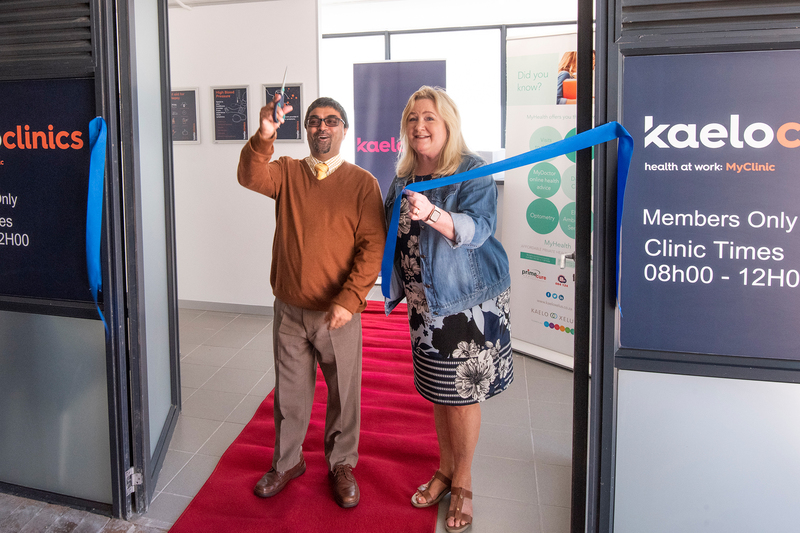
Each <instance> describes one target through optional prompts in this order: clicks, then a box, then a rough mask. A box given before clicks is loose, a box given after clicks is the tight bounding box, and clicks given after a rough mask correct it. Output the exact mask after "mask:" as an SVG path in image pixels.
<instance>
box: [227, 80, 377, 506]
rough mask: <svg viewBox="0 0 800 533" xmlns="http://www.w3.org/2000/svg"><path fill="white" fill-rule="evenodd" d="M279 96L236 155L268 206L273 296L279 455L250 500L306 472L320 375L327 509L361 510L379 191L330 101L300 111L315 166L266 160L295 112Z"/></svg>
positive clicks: (244, 179) (308, 161) (241, 173)
mask: <svg viewBox="0 0 800 533" xmlns="http://www.w3.org/2000/svg"><path fill="white" fill-rule="evenodd" d="M279 99H280V95H276V96H275V98H274V99H273V101H272V102H271V103H269V104H268V105H266V106H265V107H263V108H262V109H261V115H260V127H259V130H258V132H256V134H255V135H253V136H252V137H251V138H250V140H249V141H248V142H247V144H246V145H245V147H244V148H243V149H242V153H241V156H240V159H239V170H238V179H239V183H240V184H241V185H243V186H244V187H247V188H248V189H251V190H253V191H256V192H259V193H261V194H264V195H266V196H269V197H270V198H273V199H275V202H276V206H275V218H276V228H275V240H274V243H273V246H272V270H271V273H270V283H271V284H272V289H273V292H274V294H275V320H274V322H273V344H274V352H275V454H274V456H273V458H272V469H271V470H270V471H269V472H267V473H266V474H264V476H263V477H262V478H261V480H260V481H259V482H258V483H257V484H256V487H255V489H254V492H255V494H256V495H257V496H260V497H262V498H268V497H270V496H274V495H275V494H277V493H278V492H280V491H281V490H282V489H283V488H284V487H285V486H286V485H287V484H288V483H289V481H291V480H292V479H294V478H296V477H298V476H300V475H301V474H302V473H303V472H305V470H306V463H305V460H304V459H303V451H302V444H303V440H304V438H305V435H306V430H307V429H308V424H309V421H310V419H311V405H312V403H313V398H314V381H315V377H316V368H317V364H319V366H320V368H321V369H322V373H323V375H324V377H325V382H326V383H327V385H328V406H327V413H326V418H325V459H326V460H327V462H328V466H329V477H330V480H331V485H332V489H333V495H334V499H335V500H336V503H338V504H339V505H340V506H341V507H345V508H349V507H354V506H355V505H357V504H358V501H359V497H360V493H359V490H358V484H357V483H356V480H355V477H354V476H353V473H352V469H353V468H355V466H356V463H357V462H358V438H359V426H360V421H361V314H360V313H361V311H363V310H364V308H365V307H366V305H367V302H366V297H367V293H368V292H369V290H370V289H371V288H372V286H373V284H374V283H375V280H376V279H377V277H378V273H379V271H380V263H381V256H382V254H383V245H384V241H385V239H386V228H385V222H384V214H383V201H382V198H381V191H380V187H379V186H378V181H377V180H376V179H375V177H374V176H372V174H370V173H369V172H367V171H366V170H364V169H362V168H359V167H357V166H356V165H353V164H350V163H348V162H346V161H343V160H342V158H341V156H340V155H339V148H340V147H341V144H342V140H343V139H344V136H345V135H346V134H347V127H348V124H347V114H346V113H345V111H344V108H343V107H342V106H341V105H340V104H339V103H338V102H337V101H335V100H333V99H331V98H319V99H317V100H315V101H314V102H313V103H312V104H311V105H310V106H309V107H308V111H307V112H306V118H305V128H306V136H307V138H308V146H309V148H310V150H311V155H310V156H309V157H306V158H305V159H293V158H290V157H281V158H279V159H278V160H277V161H271V160H270V159H271V157H272V153H273V151H274V146H273V143H274V141H275V138H276V137H277V129H278V128H279V127H280V125H281V124H283V122H284V114H285V113H288V112H289V111H291V109H292V107H291V106H290V105H288V104H287V105H285V106H284V108H283V109H280V108H279V109H278V110H277V113H276V115H275V116H276V117H277V121H276V120H274V119H273V112H274V110H275V105H276V103H277V102H278V101H279Z"/></svg>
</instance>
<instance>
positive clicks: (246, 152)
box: [237, 133, 386, 313]
mask: <svg viewBox="0 0 800 533" xmlns="http://www.w3.org/2000/svg"><path fill="white" fill-rule="evenodd" d="M273 152H274V146H273V142H272V140H269V141H264V140H262V139H261V138H260V137H259V136H258V133H256V134H255V135H254V136H253V137H251V138H250V140H249V141H248V142H247V144H245V146H244V148H243V149H242V153H241V156H240V158H239V170H238V173H237V174H238V179H239V183H240V184H242V185H243V186H244V187H247V188H248V189H251V190H253V191H256V192H260V193H261V194H264V195H266V196H269V197H270V198H273V199H275V219H276V221H275V222H276V227H275V240H274V243H273V245H272V271H271V273H270V283H271V284H272V290H273V292H274V294H275V296H276V297H277V298H279V299H280V300H282V301H283V302H286V303H288V304H290V305H294V306H297V307H301V308H303V309H312V310H316V311H326V310H328V308H329V307H330V306H331V304H332V303H336V304H339V305H341V306H342V307H344V308H345V309H347V310H348V311H350V312H351V313H358V312H361V311H363V310H364V308H365V307H366V306H367V301H366V298H367V293H369V291H370V289H371V288H372V286H373V284H374V283H375V280H376V279H377V277H378V274H379V273H380V268H381V257H382V255H383V246H384V243H385V241H386V227H385V221H384V212H383V200H382V197H381V190H380V186H379V185H378V180H376V179H375V177H374V176H373V175H372V174H370V173H369V172H367V171H366V170H364V169H362V168H360V167H357V166H356V165H353V164H350V163H347V162H344V163H342V165H341V166H340V167H339V168H338V169H336V171H335V172H333V173H332V174H330V175H329V176H328V177H327V178H325V179H324V180H317V179H316V177H315V176H314V174H313V173H312V172H311V169H309V167H308V165H307V164H306V162H305V161H304V160H302V159H293V158H291V157H281V158H279V159H278V160H277V161H270V158H271V157H272V154H273Z"/></svg>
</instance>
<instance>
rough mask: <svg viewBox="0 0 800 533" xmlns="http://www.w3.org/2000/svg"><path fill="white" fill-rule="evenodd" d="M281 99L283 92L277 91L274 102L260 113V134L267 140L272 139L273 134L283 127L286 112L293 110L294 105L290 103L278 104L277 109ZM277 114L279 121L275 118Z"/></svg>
mask: <svg viewBox="0 0 800 533" xmlns="http://www.w3.org/2000/svg"><path fill="white" fill-rule="evenodd" d="M280 99H281V94H280V93H275V96H274V97H273V98H272V102H270V103H268V104H267V105H265V106H264V107H262V108H261V113H260V114H259V122H260V123H261V126H260V127H259V129H258V134H259V135H260V136H261V138H262V139H264V140H265V141H266V140H269V139H271V138H272V137H273V135H275V132H276V131H277V130H278V128H280V127H281V124H283V123H284V121H285V120H284V117H285V116H286V114H287V113H289V112H290V111H291V110H292V106H291V105H289V104H283V107H280V106H278V108H277V109H275V106H276V105H277V103H278V101H279V100H280ZM276 115H277V117H278V120H277V122H276V121H275V119H274V118H273V117H274V116H276Z"/></svg>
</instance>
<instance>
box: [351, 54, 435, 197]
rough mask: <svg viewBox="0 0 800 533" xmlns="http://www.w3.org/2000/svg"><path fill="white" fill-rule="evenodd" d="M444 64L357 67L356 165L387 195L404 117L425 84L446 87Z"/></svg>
mask: <svg viewBox="0 0 800 533" xmlns="http://www.w3.org/2000/svg"><path fill="white" fill-rule="evenodd" d="M445 70H446V68H445V62H444V61H397V62H394V61H387V62H385V63H364V64H357V65H353V96H354V99H355V117H354V119H353V121H354V126H355V131H354V132H351V133H350V134H351V135H353V133H355V137H356V165H358V166H360V167H362V168H365V169H367V170H369V171H370V172H372V175H373V176H375V177H376V178H378V183H380V186H381V191H383V196H384V197H386V191H387V190H389V185H391V183H392V179H393V178H394V167H395V163H396V162H397V155H398V152H399V151H400V149H401V147H400V143H399V136H400V118H401V116H402V114H403V109H404V108H405V107H406V103H408V98H409V97H410V96H411V95H412V94H414V92H416V90H417V89H419V88H420V87H422V86H423V85H430V86H432V87H444V86H445V81H446V75H445Z"/></svg>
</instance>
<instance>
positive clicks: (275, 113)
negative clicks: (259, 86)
mask: <svg viewBox="0 0 800 533" xmlns="http://www.w3.org/2000/svg"><path fill="white" fill-rule="evenodd" d="M288 72H289V66H288V65H287V66H286V70H284V71H283V83H282V84H281V98H280V100H278V101H277V102H275V108H274V109H273V110H272V121H273V122H275V123H276V124H277V123H278V108H279V107H280V108H281V109H283V91H284V89H286V74H287V73H288Z"/></svg>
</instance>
